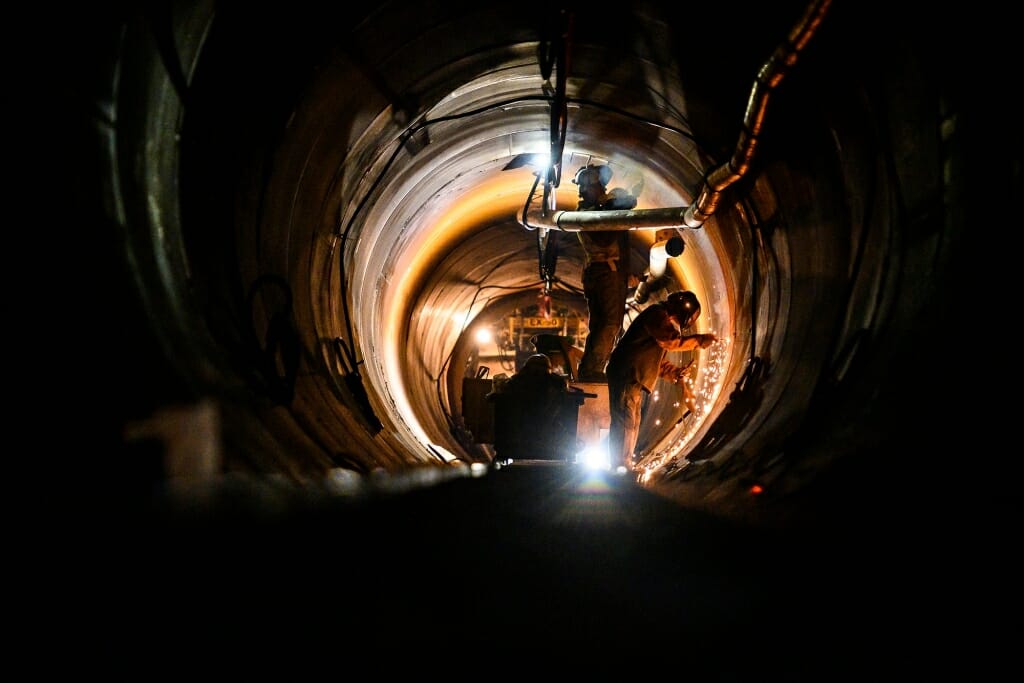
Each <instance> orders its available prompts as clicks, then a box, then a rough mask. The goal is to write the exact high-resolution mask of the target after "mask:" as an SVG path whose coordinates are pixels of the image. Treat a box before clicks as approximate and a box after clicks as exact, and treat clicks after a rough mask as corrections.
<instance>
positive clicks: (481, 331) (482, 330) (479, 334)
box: [473, 327, 494, 344]
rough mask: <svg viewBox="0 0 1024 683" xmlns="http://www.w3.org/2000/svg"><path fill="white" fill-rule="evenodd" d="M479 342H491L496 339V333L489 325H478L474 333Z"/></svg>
mask: <svg viewBox="0 0 1024 683" xmlns="http://www.w3.org/2000/svg"><path fill="white" fill-rule="evenodd" d="M473 338H474V339H476V343H477V344H490V343H491V342H492V341H494V333H493V332H492V331H491V328H489V327H478V328H477V329H476V332H475V333H474V335H473Z"/></svg>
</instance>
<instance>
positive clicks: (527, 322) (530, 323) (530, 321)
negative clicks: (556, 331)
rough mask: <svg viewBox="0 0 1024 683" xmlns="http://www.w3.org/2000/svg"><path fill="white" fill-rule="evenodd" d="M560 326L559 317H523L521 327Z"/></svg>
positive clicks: (547, 327)
mask: <svg viewBox="0 0 1024 683" xmlns="http://www.w3.org/2000/svg"><path fill="white" fill-rule="evenodd" d="M561 326H562V319H561V318H539V317H530V318H524V319H523V327H543V328H545V329H550V328H560V327H561Z"/></svg>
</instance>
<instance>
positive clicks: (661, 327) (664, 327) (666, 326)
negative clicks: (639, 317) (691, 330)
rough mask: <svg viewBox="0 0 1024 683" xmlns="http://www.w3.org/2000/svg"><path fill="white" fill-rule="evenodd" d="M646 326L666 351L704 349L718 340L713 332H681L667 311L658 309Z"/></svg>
mask: <svg viewBox="0 0 1024 683" xmlns="http://www.w3.org/2000/svg"><path fill="white" fill-rule="evenodd" d="M646 326H647V332H648V333H649V334H650V335H651V336H652V337H653V338H654V339H655V341H657V342H658V345H659V346H661V348H663V349H665V350H666V351H692V350H694V349H697V348H701V349H706V348H707V347H709V346H711V345H712V344H713V343H715V341H717V340H718V338H717V337H716V336H715V335H713V334H688V335H684V334H681V333H680V332H679V328H678V327H676V325H675V323H674V322H672V318H671V317H669V315H668V313H665V312H664V311H660V310H659V311H658V312H657V313H656V314H652V315H651V318H650V320H648V321H647V325H646Z"/></svg>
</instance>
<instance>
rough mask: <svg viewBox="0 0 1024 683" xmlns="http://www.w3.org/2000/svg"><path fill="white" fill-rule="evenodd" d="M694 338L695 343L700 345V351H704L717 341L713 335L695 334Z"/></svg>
mask: <svg viewBox="0 0 1024 683" xmlns="http://www.w3.org/2000/svg"><path fill="white" fill-rule="evenodd" d="M694 337H697V340H698V341H697V343H698V344H700V348H702V349H706V348H708V347H709V346H711V345H712V344H714V343H715V342H716V341H718V337H716V336H715V335H713V334H695V335H694Z"/></svg>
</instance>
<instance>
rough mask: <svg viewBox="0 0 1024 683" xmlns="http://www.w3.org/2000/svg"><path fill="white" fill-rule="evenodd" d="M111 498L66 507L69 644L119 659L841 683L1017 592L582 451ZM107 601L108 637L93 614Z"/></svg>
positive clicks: (107, 660) (958, 629)
mask: <svg viewBox="0 0 1024 683" xmlns="http://www.w3.org/2000/svg"><path fill="white" fill-rule="evenodd" d="M109 502H110V505H108V506H105V512H104V513H103V514H102V516H100V517H93V516H92V515H91V514H71V515H68V516H67V517H66V518H65V519H64V520H63V526H64V527H65V528H66V529H68V530H71V531H72V532H73V533H72V535H71V541H70V542H69V543H68V544H67V545H66V547H65V548H64V550H65V551H67V552H71V553H73V554H74V556H75V557H77V558H79V560H80V561H79V562H77V565H78V566H80V567H81V568H82V571H80V572H76V573H75V575H74V576H73V577H71V578H70V580H66V581H64V582H63V583H62V584H61V585H60V588H59V590H58V591H57V592H58V594H59V595H60V596H61V599H62V601H63V604H64V606H65V607H67V606H69V605H72V606H74V609H72V610H70V612H69V613H70V614H73V615H75V616H76V617H78V618H80V619H72V620H69V621H66V622H63V626H62V627H61V628H62V629H65V630H66V635H68V636H69V642H73V643H75V644H77V645H81V646H83V647H84V648H85V649H86V650H87V651H88V656H89V657H90V658H95V659H96V660H97V662H98V663H102V665H103V666H106V667H110V666H113V667H114V668H117V667H119V666H126V664H125V659H124V654H125V653H132V654H133V655H143V654H147V655H151V656H161V653H166V652H167V651H168V649H174V650H178V651H180V652H182V653H183V654H182V656H185V657H190V656H193V655H194V656H202V657H210V656H213V657H230V656H232V653H252V652H255V651H258V650H259V648H263V647H266V648H273V650H274V651H276V652H279V653H280V652H289V651H295V652H305V651H325V648H326V651H331V652H335V651H336V652H339V653H341V652H348V651H352V652H356V651H353V650H351V648H352V647H353V646H356V645H360V646H362V645H368V644H369V645H373V644H376V645H391V646H393V645H394V644H395V643H398V642H402V643H407V644H408V645H409V646H412V647H418V646H423V645H426V646H436V645H442V644H443V645H456V646H459V645H482V646H493V647H506V648H507V647H517V646H527V645H529V646H541V647H544V648H551V647H554V648H555V649H556V650H559V651H562V652H574V653H579V652H581V650H580V648H581V647H585V646H586V645H587V644H596V645H599V646H600V645H611V646H613V647H615V648H620V649H621V650H622V651H624V652H625V651H630V650H633V649H635V650H636V651H637V652H641V653H647V654H649V655H650V656H655V657H658V656H667V657H669V658H671V657H675V656H682V655H684V654H686V655H687V659H686V661H685V665H686V666H687V667H692V669H689V670H693V671H706V672H709V673H711V674H714V675H715V676H716V677H721V678H726V679H734V677H735V679H743V680H746V679H748V678H749V677H750V676H758V677H768V678H775V679H778V678H783V679H786V680H793V679H800V680H803V679H805V678H806V679H815V680H825V679H822V678H820V676H822V675H826V676H828V678H827V680H835V679H836V678H842V677H843V676H844V675H845V674H855V673H856V674H864V673H872V672H876V673H877V671H878V670H879V669H878V667H880V666H885V667H886V668H885V671H888V672H897V671H904V672H908V673H913V674H914V675H915V676H919V675H920V674H921V673H922V672H923V671H926V670H931V669H932V668H933V667H938V665H939V664H940V663H943V662H945V664H944V666H945V665H948V664H949V657H950V656H951V654H955V653H957V652H960V653H965V652H968V650H965V649H964V643H966V642H967V639H973V638H975V637H976V636H978V635H979V634H981V633H984V632H986V630H987V628H986V624H985V623H983V622H979V621H978V620H977V619H975V618H972V617H975V616H976V615H975V611H976V610H977V609H980V608H982V607H983V606H984V605H985V604H986V603H987V602H988V601H990V600H992V599H998V597H999V596H993V595H985V594H984V593H985V590H986V589H985V587H984V586H981V587H979V588H977V590H978V591H979V592H978V593H977V594H976V595H975V597H976V598H977V600H978V601H979V602H974V601H971V600H968V601H963V600H962V598H960V597H958V598H956V600H951V593H950V592H949V586H948V585H946V584H945V583H944V582H945V581H950V580H967V579H968V578H969V575H966V574H964V575H960V576H957V570H956V568H957V567H961V566H964V563H965V561H966V558H965V557H963V556H961V555H959V552H960V551H959V549H958V547H957V546H956V545H955V538H954V536H952V535H951V533H950V530H949V529H944V530H941V531H937V532H936V533H937V534H938V535H939V536H940V537H942V538H943V539H944V541H943V543H944V545H940V546H933V545H932V540H933V539H932V538H931V537H930V535H929V536H928V537H927V538H924V537H920V538H917V539H910V538H907V537H906V536H905V535H904V532H905V529H903V528H893V529H892V530H891V533H882V532H880V529H879V527H878V526H877V525H875V524H874V523H872V524H870V525H868V524H865V526H864V527H863V528H859V529H858V528H855V527H856V523H855V522H854V520H855V519H856V516H852V517H851V519H847V520H844V521H839V520H822V522H823V523H822V524H821V525H820V526H818V527H815V528H808V529H803V530H801V531H799V532H776V531H765V530H763V529H752V528H749V527H743V526H738V525H736V524H733V523H730V522H727V521H723V520H721V519H716V518H713V517H710V516H707V515H704V514H701V513H698V512H694V511H689V510H685V509H681V508H680V507H679V506H678V505H677V504H676V503H674V502H671V501H667V500H665V499H662V498H660V497H658V496H657V495H656V494H654V493H652V492H651V491H649V490H646V489H644V488H642V487H640V486H639V485H637V484H636V483H635V482H634V481H632V479H631V478H629V477H624V476H621V475H614V474H610V473H607V472H600V471H598V472H594V471H588V470H585V469H583V468H581V467H580V466H577V465H569V464H562V463H552V462H537V461H526V462H518V463H513V464H512V465H510V466H506V467H503V468H501V469H500V470H490V471H489V472H487V473H486V474H485V475H483V476H478V477H470V476H460V477H453V478H450V479H448V480H446V481H443V482H440V483H437V484H434V485H429V486H420V487H416V488H413V489H411V490H404V491H401V492H400V493H399V492H385V490H384V489H383V488H378V489H377V490H376V492H373V493H370V494H367V495H355V496H317V497H310V496H308V495H302V496H300V495H294V496H290V495H283V496H282V495H280V492H278V493H277V494H274V495H268V489H267V488H263V487H259V486H248V485H244V484H243V485H239V484H238V483H237V482H236V484H235V485H234V486H232V487H226V486H225V487H222V488H221V490H219V491H218V492H217V493H216V494H215V495H213V496H211V497H208V498H206V499H204V502H203V503H201V504H193V505H188V504H185V505H183V504H181V502H180V501H177V502H174V503H173V504H169V503H168V502H167V501H164V502H153V501H149V502H147V503H144V504H143V503H141V502H139V501H136V503H134V504H131V505H129V506H128V507H126V506H125V504H124V503H123V501H122V502H115V501H109ZM80 512H84V510H83V511H80ZM864 518H865V519H867V516H866V515H865V517H864ZM85 559H87V561H81V560H85ZM989 604H991V603H989ZM98 614H102V615H104V623H105V624H106V626H105V627H104V628H103V629H102V630H96V629H94V628H91V627H90V624H91V623H92V621H93V619H95V617H96V615H98ZM968 628H969V629H970V632H965V629H968ZM1003 635H1004V637H1005V636H1007V635H1008V634H1005V633H1004V634H1003ZM1000 640H1001V638H994V639H993V640H992V641H991V643H993V644H994V643H997V642H999V641H1000ZM176 643H177V644H176ZM945 645H949V646H955V648H956V649H952V650H945V647H944V646H945ZM577 646H578V647H577ZM651 646H653V647H651ZM663 648H670V649H667V650H666V649H663ZM939 654H942V658H938V659H937V658H936V657H937V656H938V655H939ZM943 658H945V659H943ZM987 661H988V662H989V663H991V662H995V661H997V660H995V659H990V660H987ZM985 666H987V663H986V662H984V661H983V662H975V663H974V664H972V667H975V668H974V669H973V670H975V671H978V670H980V669H979V668H977V667H981V668H984V667H985Z"/></svg>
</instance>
